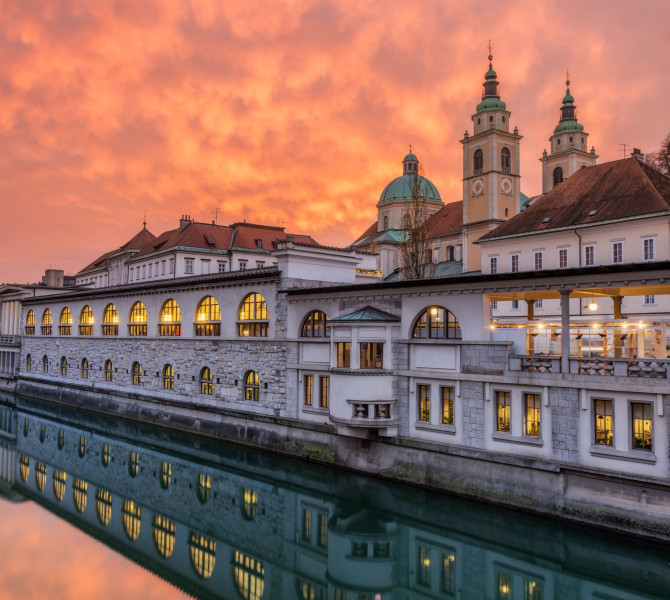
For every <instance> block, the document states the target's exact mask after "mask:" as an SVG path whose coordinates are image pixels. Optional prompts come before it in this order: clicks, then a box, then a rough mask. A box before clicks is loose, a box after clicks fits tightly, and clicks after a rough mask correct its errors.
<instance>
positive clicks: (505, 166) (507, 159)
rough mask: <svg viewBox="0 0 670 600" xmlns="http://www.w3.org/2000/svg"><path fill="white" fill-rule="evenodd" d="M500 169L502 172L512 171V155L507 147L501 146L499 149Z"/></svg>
mask: <svg viewBox="0 0 670 600" xmlns="http://www.w3.org/2000/svg"><path fill="white" fill-rule="evenodd" d="M500 170H501V171H502V172H503V173H511V172H512V155H511V153H510V151H509V148H503V149H502V150H501V151H500Z"/></svg>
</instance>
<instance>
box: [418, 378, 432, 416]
mask: <svg viewBox="0 0 670 600" xmlns="http://www.w3.org/2000/svg"><path fill="white" fill-rule="evenodd" d="M417 398H418V401H419V421H423V422H425V423H429V422H430V386H429V385H418V386H417Z"/></svg>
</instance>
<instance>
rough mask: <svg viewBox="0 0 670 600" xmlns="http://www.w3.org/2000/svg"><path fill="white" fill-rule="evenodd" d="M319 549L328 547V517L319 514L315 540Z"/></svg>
mask: <svg viewBox="0 0 670 600" xmlns="http://www.w3.org/2000/svg"><path fill="white" fill-rule="evenodd" d="M317 541H318V544H319V546H320V547H321V548H326V547H327V546H328V515H324V514H323V513H320V514H319V539H318V540H317Z"/></svg>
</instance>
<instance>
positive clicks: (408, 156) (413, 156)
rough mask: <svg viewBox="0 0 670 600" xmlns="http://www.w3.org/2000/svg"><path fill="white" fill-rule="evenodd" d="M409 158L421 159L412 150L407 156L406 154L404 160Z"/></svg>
mask: <svg viewBox="0 0 670 600" xmlns="http://www.w3.org/2000/svg"><path fill="white" fill-rule="evenodd" d="M408 160H419V159H418V158H417V157H416V154H413V153H412V152H410V153H409V154H408V155H407V156H405V158H403V159H402V161H403V162H406V161H408Z"/></svg>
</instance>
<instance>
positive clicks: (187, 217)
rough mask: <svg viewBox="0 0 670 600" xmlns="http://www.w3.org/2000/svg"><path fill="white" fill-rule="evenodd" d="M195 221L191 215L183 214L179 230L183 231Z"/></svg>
mask: <svg viewBox="0 0 670 600" xmlns="http://www.w3.org/2000/svg"><path fill="white" fill-rule="evenodd" d="M191 223H193V221H192V220H191V215H182V216H181V219H179V231H182V230H183V229H185V228H186V227H188V226H189V225H190V224H191Z"/></svg>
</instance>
